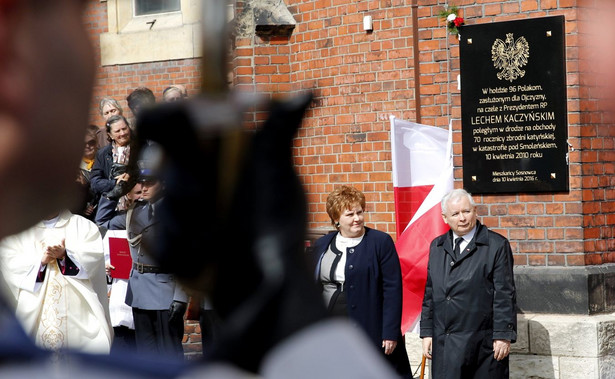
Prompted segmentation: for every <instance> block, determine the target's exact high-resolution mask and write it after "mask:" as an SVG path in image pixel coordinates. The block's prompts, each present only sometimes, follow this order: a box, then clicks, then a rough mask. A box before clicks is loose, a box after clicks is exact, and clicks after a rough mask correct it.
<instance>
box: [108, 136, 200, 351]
mask: <svg viewBox="0 0 615 379" xmlns="http://www.w3.org/2000/svg"><path fill="white" fill-rule="evenodd" d="M158 152H159V151H158V150H157V148H156V146H155V145H151V146H148V147H146V148H145V150H144V152H143V154H144V155H146V159H142V160H140V161H139V162H138V165H139V168H140V176H139V181H140V182H141V184H142V191H143V192H142V198H141V199H140V200H139V201H136V202H135V204H134V206H133V207H132V208H130V209H129V210H128V211H127V212H125V213H117V214H116V212H115V207H116V205H117V202H116V201H112V200H109V199H106V198H105V199H102V200H101V202H100V205H99V207H100V210H99V214H98V217H97V222H98V223H99V225H100V226H102V227H104V228H107V229H111V230H118V229H126V231H127V233H128V242H129V244H130V255H131V257H132V262H133V263H132V270H131V272H130V278H129V281H128V290H127V292H126V304H128V305H130V306H131V307H132V314H133V318H134V322H135V339H136V345H137V351H139V352H143V353H148V354H160V355H165V356H176V357H177V358H179V359H183V347H182V338H183V336H184V313H185V311H186V308H187V302H188V295H187V294H186V292H185V291H184V289H183V288H182V286H181V285H180V284H179V283H178V282H177V281H176V279H175V276H174V275H173V274H172V273H171V272H170V270H168V269H166V268H165V267H161V266H160V265H159V264H158V262H157V260H156V259H155V257H154V256H153V254H152V253H151V249H152V247H153V246H156V245H157V244H158V240H157V237H156V236H157V231H156V229H157V227H158V220H157V218H156V209H157V208H158V207H159V206H160V204H161V203H162V201H163V200H164V196H163V183H162V182H161V181H160V179H159V177H158V176H157V174H156V171H155V167H154V166H155V164H156V162H155V161H156V159H157V158H156V155H157V154H158Z"/></svg>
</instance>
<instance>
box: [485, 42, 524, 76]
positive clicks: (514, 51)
mask: <svg viewBox="0 0 615 379" xmlns="http://www.w3.org/2000/svg"><path fill="white" fill-rule="evenodd" d="M529 57H530V45H529V44H528V43H527V40H526V39H525V37H519V38H517V40H516V41H515V38H514V37H513V33H507V34H506V41H502V40H501V39H499V38H498V39H496V40H495V42H494V43H493V46H491V60H492V61H493V66H495V68H497V69H498V70H501V71H500V72H498V74H497V76H498V79H500V80H508V81H510V82H512V81H513V80H515V79H518V78H522V77H523V76H525V70H522V69H521V67H523V66H525V65H526V64H527V62H528V58H529Z"/></svg>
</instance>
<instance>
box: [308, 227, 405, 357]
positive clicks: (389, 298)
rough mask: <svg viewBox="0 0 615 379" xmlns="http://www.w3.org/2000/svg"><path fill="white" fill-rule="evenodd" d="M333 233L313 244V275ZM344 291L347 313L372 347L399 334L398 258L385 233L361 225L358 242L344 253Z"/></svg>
mask: <svg viewBox="0 0 615 379" xmlns="http://www.w3.org/2000/svg"><path fill="white" fill-rule="evenodd" d="M336 233H337V232H332V233H329V234H327V235H326V236H323V237H321V238H319V239H318V240H317V241H316V244H315V246H314V250H313V251H314V253H315V254H316V257H315V258H316V260H317V262H318V263H317V266H316V278H319V277H320V259H321V258H322V256H323V254H324V253H325V252H326V251H327V249H328V248H329V245H330V244H331V241H332V240H333V237H334V236H335V235H336ZM344 272H345V283H344V291H345V292H346V297H347V301H348V315H349V317H350V319H351V320H354V321H355V322H356V323H358V324H359V325H360V326H361V327H362V328H363V330H364V331H365V332H366V333H367V335H368V336H369V338H370V340H372V341H373V343H374V344H376V346H378V347H380V346H381V345H382V340H393V341H397V340H398V339H399V338H400V337H401V309H402V286H401V269H400V266H399V257H398V256H397V251H396V250H395V244H394V243H393V239H392V238H391V237H390V236H389V235H388V234H386V233H383V232H380V231H378V230H375V229H370V228H365V236H364V237H363V240H362V241H361V243H359V244H358V245H357V246H355V247H354V248H349V249H348V251H347V256H346V268H345V270H344Z"/></svg>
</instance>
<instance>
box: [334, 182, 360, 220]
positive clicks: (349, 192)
mask: <svg viewBox="0 0 615 379" xmlns="http://www.w3.org/2000/svg"><path fill="white" fill-rule="evenodd" d="M356 204H359V205H360V206H361V208H363V210H365V195H364V194H363V192H361V191H359V190H358V189H356V188H354V187H351V186H340V187H338V188H336V189H335V190H333V192H331V193H330V194H329V196H327V205H326V208H327V214H328V215H329V217H330V218H331V223H332V224H333V225H335V222H336V220H339V218H340V215H341V214H342V212H344V211H345V210H348V209H352V207H353V206H354V205H356Z"/></svg>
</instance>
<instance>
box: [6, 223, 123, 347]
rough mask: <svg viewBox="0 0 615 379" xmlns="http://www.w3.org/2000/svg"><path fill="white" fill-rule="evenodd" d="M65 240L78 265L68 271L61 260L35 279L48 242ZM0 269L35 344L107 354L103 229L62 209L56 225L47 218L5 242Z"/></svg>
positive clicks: (109, 332)
mask: <svg viewBox="0 0 615 379" xmlns="http://www.w3.org/2000/svg"><path fill="white" fill-rule="evenodd" d="M62 239H64V240H65V246H66V255H67V256H68V257H69V258H70V259H71V260H72V261H73V263H75V265H76V266H77V267H78V268H79V273H78V274H77V275H75V276H66V275H63V274H62V272H61V271H60V267H59V266H58V263H57V261H56V260H52V261H51V262H50V263H49V264H47V266H46V268H45V276H44V280H43V281H42V283H41V282H38V283H37V282H36V279H37V276H38V273H39V270H40V269H41V259H42V255H43V251H44V246H45V245H56V244H58V243H60V241H61V240H62ZM0 270H1V271H2V276H3V277H4V280H5V281H6V282H7V284H8V288H9V297H10V295H12V298H11V299H10V300H15V304H16V315H17V318H18V319H19V321H20V322H21V323H22V325H23V327H24V329H25V331H26V332H27V333H28V334H29V335H30V336H32V338H33V339H34V340H35V341H36V343H37V344H38V345H39V346H41V347H43V348H47V349H50V350H57V349H72V350H81V351H85V352H90V353H108V352H109V350H110V347H111V340H112V337H113V334H112V329H111V324H110V321H109V320H110V319H109V305H108V298H107V285H106V279H105V259H104V255H103V246H102V239H101V236H100V232H99V230H98V227H97V226H96V224H94V223H93V222H91V221H89V220H87V219H85V218H84V217H81V216H77V215H73V214H71V213H70V212H68V211H64V212H61V213H60V215H59V217H58V218H57V221H56V222H55V224H53V225H47V226H45V224H44V223H43V222H40V223H38V224H37V225H35V226H34V227H32V228H30V229H28V230H26V231H24V232H21V233H19V234H16V235H13V236H10V237H7V238H5V239H4V240H2V242H0Z"/></svg>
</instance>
